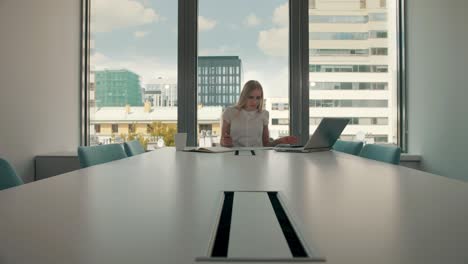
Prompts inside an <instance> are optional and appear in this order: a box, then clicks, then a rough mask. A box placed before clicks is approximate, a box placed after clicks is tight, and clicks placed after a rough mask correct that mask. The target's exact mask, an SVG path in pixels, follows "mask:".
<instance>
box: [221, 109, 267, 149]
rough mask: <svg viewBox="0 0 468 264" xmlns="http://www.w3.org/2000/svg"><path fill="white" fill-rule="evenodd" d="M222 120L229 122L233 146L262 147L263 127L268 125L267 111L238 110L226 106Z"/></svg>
mask: <svg viewBox="0 0 468 264" xmlns="http://www.w3.org/2000/svg"><path fill="white" fill-rule="evenodd" d="M223 120H224V121H226V122H227V123H229V124H231V134H230V136H231V138H232V144H233V145H234V147H263V141H262V135H263V127H264V126H268V120H269V114H268V111H266V110H263V111H262V112H258V111H246V110H245V109H241V110H238V109H237V108H235V107H234V106H231V107H228V108H226V110H224V113H223Z"/></svg>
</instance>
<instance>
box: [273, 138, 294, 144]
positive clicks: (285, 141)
mask: <svg viewBox="0 0 468 264" xmlns="http://www.w3.org/2000/svg"><path fill="white" fill-rule="evenodd" d="M275 141H276V142H277V143H278V144H297V142H298V140H297V137H295V136H287V137H282V138H278V139H277V140H275Z"/></svg>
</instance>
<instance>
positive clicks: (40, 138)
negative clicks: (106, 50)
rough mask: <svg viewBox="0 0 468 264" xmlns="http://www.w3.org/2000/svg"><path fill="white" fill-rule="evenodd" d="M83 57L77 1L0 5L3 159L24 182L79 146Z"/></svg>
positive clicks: (11, 0) (17, 0) (0, 1)
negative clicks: (51, 158) (40, 160)
mask: <svg viewBox="0 0 468 264" xmlns="http://www.w3.org/2000/svg"><path fill="white" fill-rule="evenodd" d="M79 53H80V1H79V0H40V1H37V0H29V1H28V0H0V156H1V157H2V158H6V159H7V160H9V161H10V162H11V163H12V165H13V166H14V167H15V168H16V171H17V173H18V174H19V175H20V176H21V177H22V178H23V179H24V180H25V181H31V180H32V179H33V175H34V170H33V165H34V162H33V159H34V156H35V155H39V154H46V153H51V152H57V151H66V150H72V151H76V147H77V146H78V145H79V136H80V132H79V127H80V126H79V125H80V123H79V75H80V71H79V61H80V55H79Z"/></svg>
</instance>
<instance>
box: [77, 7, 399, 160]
mask: <svg viewBox="0 0 468 264" xmlns="http://www.w3.org/2000/svg"><path fill="white" fill-rule="evenodd" d="M91 1H92V0H81V16H80V19H81V36H80V43H81V49H80V111H79V113H80V116H79V119H80V145H89V143H90V133H89V132H90V129H91V128H90V120H89V117H90V114H89V93H88V91H89V79H90V74H89V72H90V47H91V46H90V22H91V21H90V18H91V7H90V6H91V3H90V2H91ZM308 8H309V0H289V109H290V112H289V114H290V116H289V119H290V122H289V132H290V134H291V135H303V136H300V137H299V141H300V142H301V143H303V144H304V143H305V142H306V141H307V140H308V135H309V119H310V117H309V21H308V19H309V13H308V10H309V9H308ZM396 8H397V14H396V15H397V19H396V21H397V135H398V136H397V142H398V144H399V146H400V147H401V148H402V150H403V151H404V152H405V151H406V150H407V145H408V124H407V88H406V22H405V13H406V1H405V0H396ZM177 28H178V33H177V34H178V47H177V62H178V64H177V87H178V88H177V89H178V90H177V92H178V98H177V101H178V109H177V114H178V117H177V130H178V132H186V133H187V134H188V136H187V144H188V145H192V146H196V145H197V111H196V109H197V85H198V82H197V80H198V74H197V72H198V69H197V66H198V65H197V58H198V0H178V25H177ZM304 135H305V136H304Z"/></svg>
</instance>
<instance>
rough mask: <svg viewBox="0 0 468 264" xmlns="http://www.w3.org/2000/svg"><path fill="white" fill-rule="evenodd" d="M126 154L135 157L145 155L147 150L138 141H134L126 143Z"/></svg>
mask: <svg viewBox="0 0 468 264" xmlns="http://www.w3.org/2000/svg"><path fill="white" fill-rule="evenodd" d="M124 148H125V152H126V153H127V156H129V157H131V156H135V155H138V154H141V153H145V150H144V149H143V147H142V146H141V144H140V141H138V140H132V141H128V142H125V143H124Z"/></svg>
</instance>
